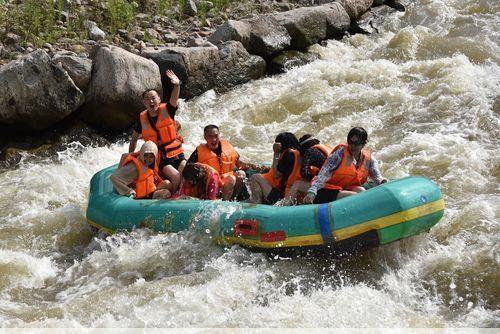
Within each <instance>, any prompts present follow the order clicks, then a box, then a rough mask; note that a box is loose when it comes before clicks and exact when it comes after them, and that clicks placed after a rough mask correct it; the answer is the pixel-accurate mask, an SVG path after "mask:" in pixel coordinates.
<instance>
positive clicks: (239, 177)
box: [234, 170, 247, 182]
mask: <svg viewBox="0 0 500 334" xmlns="http://www.w3.org/2000/svg"><path fill="white" fill-rule="evenodd" d="M234 176H235V177H236V181H238V182H243V180H245V178H246V177H247V175H246V174H245V172H244V171H242V170H239V171H236V172H235V173H234Z"/></svg>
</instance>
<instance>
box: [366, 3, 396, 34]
mask: <svg viewBox="0 0 500 334" xmlns="http://www.w3.org/2000/svg"><path fill="white" fill-rule="evenodd" d="M395 12H396V10H395V9H393V8H391V7H388V6H377V7H373V8H372V9H371V10H370V11H369V12H367V13H365V14H364V15H363V16H361V17H360V19H359V20H358V26H359V28H361V29H363V31H364V32H366V33H370V34H372V33H378V32H379V31H380V29H381V28H382V26H383V24H384V21H385V20H386V18H387V17H388V16H389V15H390V14H393V13H395Z"/></svg>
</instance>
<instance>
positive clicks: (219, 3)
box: [211, 0, 230, 10]
mask: <svg viewBox="0 0 500 334" xmlns="http://www.w3.org/2000/svg"><path fill="white" fill-rule="evenodd" d="M211 2H212V3H213V4H214V8H215V9H217V10H221V9H222V8H224V7H226V6H229V5H230V1H229V0H211Z"/></svg>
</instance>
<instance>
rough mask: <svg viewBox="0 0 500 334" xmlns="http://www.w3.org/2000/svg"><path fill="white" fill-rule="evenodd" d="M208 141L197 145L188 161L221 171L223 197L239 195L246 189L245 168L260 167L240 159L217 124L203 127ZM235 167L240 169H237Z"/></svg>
mask: <svg viewBox="0 0 500 334" xmlns="http://www.w3.org/2000/svg"><path fill="white" fill-rule="evenodd" d="M203 135H204V138H205V141H206V143H203V144H200V145H198V146H197V147H196V149H195V150H194V152H193V153H192V154H191V156H190V157H189V159H188V163H196V162H199V163H203V164H206V165H208V166H210V167H212V168H213V169H215V170H216V171H217V173H219V175H220V177H221V181H222V198H223V199H224V200H226V201H227V200H231V199H232V198H235V197H237V196H238V195H239V194H240V192H242V190H243V189H244V186H245V184H244V180H245V177H246V174H245V172H244V171H245V170H248V169H249V168H253V169H259V167H257V166H255V165H253V164H249V163H245V162H243V161H241V160H240V155H239V154H238V152H236V150H235V149H234V147H233V146H232V145H231V144H230V143H229V142H228V141H227V140H224V139H221V138H220V132H219V127H218V126H217V125H213V124H210V125H207V126H206V127H205V128H204V129H203ZM235 168H237V169H238V170H236V171H235Z"/></svg>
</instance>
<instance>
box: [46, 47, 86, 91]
mask: <svg viewBox="0 0 500 334" xmlns="http://www.w3.org/2000/svg"><path fill="white" fill-rule="evenodd" d="M53 60H54V61H55V62H56V63H59V64H60V65H61V66H62V67H63V68H64V69H65V70H66V72H68V74H69V76H70V77H71V79H73V82H74V83H75V84H76V85H77V86H78V88H80V90H82V91H85V90H86V89H87V86H88V84H89V82H90V76H91V72H92V60H91V59H89V58H84V57H78V56H73V55H56V56H55V57H54V58H53Z"/></svg>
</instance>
